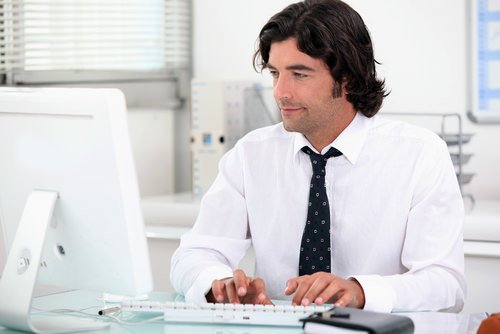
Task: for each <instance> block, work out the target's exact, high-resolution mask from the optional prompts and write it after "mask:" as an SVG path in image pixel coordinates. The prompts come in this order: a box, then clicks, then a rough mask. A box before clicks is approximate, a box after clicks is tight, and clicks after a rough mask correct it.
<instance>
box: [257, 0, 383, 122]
mask: <svg viewBox="0 0 500 334" xmlns="http://www.w3.org/2000/svg"><path fill="white" fill-rule="evenodd" d="M288 38H295V39H296V40H297V48H298V49H299V50H300V51H301V52H303V53H305V54H307V55H309V56H310V57H313V58H316V59H321V60H323V61H324V62H325V64H327V65H328V67H329V68H330V73H331V75H332V78H333V80H334V81H335V82H336V84H335V87H334V89H333V90H334V91H333V96H334V97H338V96H340V94H339V93H340V92H341V85H342V83H345V87H346V92H347V94H346V95H347V96H346V97H347V100H348V101H349V102H350V103H351V104H352V105H353V106H354V108H355V109H356V110H358V111H360V112H361V113H363V114H364V115H365V116H367V117H372V116H373V115H375V114H376V113H377V112H378V111H379V109H380V107H381V106H382V101H383V99H384V97H386V96H387V95H388V93H386V91H385V87H384V86H385V81H384V80H378V79H377V73H376V70H375V66H376V64H378V62H377V61H376V60H375V58H374V56H373V46H372V42H371V38H370V33H369V32H368V30H367V28H366V26H365V23H364V22H363V19H362V18H361V16H360V15H359V14H358V13H357V12H356V11H355V10H354V9H352V8H351V7H350V6H349V5H347V4H346V3H344V2H342V1H340V0H305V1H302V2H298V3H295V4H292V5H289V6H288V7H286V8H285V9H283V10H282V11H281V12H279V13H277V14H275V15H274V16H273V17H271V18H270V19H269V21H268V22H267V23H266V24H265V25H264V27H263V28H262V29H261V31H260V34H259V41H258V42H259V46H258V49H257V50H256V52H255V54H254V56H253V64H254V68H255V70H256V71H262V70H263V69H265V68H266V67H267V64H268V61H269V51H270V49H271V44H272V43H273V42H281V41H284V40H286V39H288Z"/></svg>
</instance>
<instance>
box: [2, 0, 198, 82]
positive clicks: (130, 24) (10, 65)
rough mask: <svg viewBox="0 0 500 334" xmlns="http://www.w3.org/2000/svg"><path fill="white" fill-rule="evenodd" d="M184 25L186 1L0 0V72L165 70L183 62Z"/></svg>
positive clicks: (19, 75)
mask: <svg viewBox="0 0 500 334" xmlns="http://www.w3.org/2000/svg"><path fill="white" fill-rule="evenodd" d="M190 26H191V5H190V0H2V1H1V2H0V74H5V75H7V77H10V78H11V79H10V80H11V81H13V82H14V83H15V82H16V81H18V80H26V78H29V77H30V76H29V74H32V75H33V74H34V75H40V74H42V73H43V75H45V76H47V71H52V73H61V72H62V73H66V77H68V76H67V75H68V73H71V74H73V75H78V74H82V73H87V74H88V73H92V74H91V76H101V75H105V76H106V77H107V78H109V76H110V74H111V76H112V73H115V74H118V73H120V75H119V76H120V77H121V78H124V77H125V78H126V77H134V78H137V77H141V76H146V75H147V76H150V75H151V74H156V75H159V76H168V75H172V73H176V70H178V69H185V68H187V66H188V64H189V61H190V45H191V42H190V36H191V32H190ZM71 74H70V75H69V77H71V76H72V75H71ZM69 77H68V78H69ZM71 80H73V81H74V78H71ZM28 81H29V80H28Z"/></svg>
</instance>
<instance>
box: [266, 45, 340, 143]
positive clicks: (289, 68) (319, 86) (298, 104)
mask: <svg viewBox="0 0 500 334" xmlns="http://www.w3.org/2000/svg"><path fill="white" fill-rule="evenodd" d="M267 65H268V66H267V67H268V69H269V72H270V73H271V76H272V77H273V85H274V98H275V99H276V102H277V104H278V106H279V108H280V110H281V117H282V119H283V124H284V127H285V129H286V130H287V131H295V132H300V133H302V134H304V135H305V136H306V138H308V139H309V140H310V141H311V140H315V139H317V138H324V137H325V135H326V133H329V129H331V128H332V127H334V126H335V121H334V120H335V115H336V114H338V113H339V109H340V108H341V106H342V105H343V102H345V96H344V94H342V96H341V97H336V98H334V97H333V87H334V80H333V78H332V76H331V74H330V71H329V69H328V66H327V65H326V64H325V63H324V62H323V61H322V60H320V59H315V58H312V57H310V56H308V55H307V54H305V53H302V52H300V51H299V50H298V49H297V46H296V40H295V38H289V39H287V40H284V41H282V42H274V43H272V44H271V49H270V52H269V61H268V64H267ZM311 143H312V141H311ZM313 144H314V143H313Z"/></svg>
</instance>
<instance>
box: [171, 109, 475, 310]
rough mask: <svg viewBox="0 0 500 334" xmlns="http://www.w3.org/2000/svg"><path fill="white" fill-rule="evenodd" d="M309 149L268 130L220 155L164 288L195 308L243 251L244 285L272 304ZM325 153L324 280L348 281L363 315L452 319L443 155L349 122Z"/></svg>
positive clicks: (279, 293)
mask: <svg viewBox="0 0 500 334" xmlns="http://www.w3.org/2000/svg"><path fill="white" fill-rule="evenodd" d="M305 145H309V146H310V147H311V148H312V145H310V144H309V142H308V141H307V140H306V138H305V137H304V136H303V135H302V134H299V133H293V132H287V131H286V130H285V129H284V128H283V125H282V124H281V123H280V124H277V125H274V126H270V127H265V128H261V129H258V130H255V131H253V132H251V133H249V134H248V135H246V136H245V137H244V138H242V139H241V140H240V141H239V142H238V143H237V144H236V145H235V147H234V148H233V149H231V150H230V151H228V152H227V153H226V154H225V155H224V157H223V158H222V159H221V161H220V164H219V174H218V176H217V178H216V180H215V182H214V183H213V185H212V187H211V188H210V189H209V191H208V192H207V193H206V195H205V196H204V198H203V199H202V201H201V208H200V213H199V216H198V218H197V220H196V223H195V225H194V226H193V229H192V230H191V231H190V232H188V233H187V234H185V235H184V236H183V237H182V239H181V244H180V247H179V249H178V250H177V251H176V253H175V254H174V256H173V258H172V266H171V280H172V283H173V286H174V288H175V289H176V291H178V292H179V293H182V294H184V295H185V296H186V299H187V300H191V301H198V302H201V301H206V300H205V294H206V293H207V292H208V291H209V290H210V287H211V283H212V281H213V280H214V279H220V278H225V277H229V276H232V272H233V270H234V269H235V268H237V267H238V263H239V262H240V260H241V259H242V258H243V256H244V255H245V253H246V251H247V249H248V248H249V247H250V246H253V249H254V252H255V258H256V268H255V276H257V277H261V278H262V279H263V280H264V282H265V284H266V289H267V292H268V294H269V296H270V298H272V299H290V298H291V297H287V296H285V294H284V290H285V286H286V282H287V280H288V279H290V278H292V277H295V276H297V275H298V266H299V248H300V244H301V238H302V232H303V230H304V225H305V222H306V217H307V203H308V198H309V183H310V179H311V175H312V168H311V163H310V159H309V156H308V155H307V154H305V153H304V152H302V151H301V148H302V147H303V146H305ZM330 146H334V147H335V148H337V149H338V150H340V151H341V152H342V153H343V155H342V156H339V157H335V158H330V159H328V162H327V166H326V188H327V195H328V198H329V204H330V215H331V217H330V221H331V250H332V251H331V267H332V270H331V271H332V273H333V274H335V275H338V276H340V277H343V278H347V277H354V278H356V279H357V280H358V281H359V283H360V284H361V286H362V288H363V291H364V293H365V307H364V308H365V309H367V310H375V311H381V312H389V311H402V310H432V311H436V310H446V311H459V310H461V309H462V307H463V302H464V294H465V278H464V253H463V236H462V227H463V201H462V198H461V195H460V190H459V186H458V182H457V178H456V175H455V170H454V167H453V165H452V162H451V159H450V155H449V152H448V150H447V147H446V144H445V143H444V141H443V140H441V139H440V138H439V137H438V136H437V135H436V134H434V133H432V132H431V131H428V130H425V129H422V128H419V127H416V126H413V125H410V124H407V123H404V122H399V121H391V120H386V119H384V118H382V117H381V116H375V117H372V118H367V117H365V116H363V115H362V114H360V113H357V115H356V117H355V118H354V120H353V121H352V122H351V124H350V125H349V126H348V127H347V128H346V129H345V130H344V131H343V132H342V133H341V134H340V136H338V137H337V138H336V139H335V141H334V142H333V143H331V144H330V145H329V146H327V147H325V148H324V149H323V152H321V153H325V152H326V151H327V150H328V149H329V148H330Z"/></svg>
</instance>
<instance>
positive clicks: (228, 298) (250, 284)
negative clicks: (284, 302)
mask: <svg viewBox="0 0 500 334" xmlns="http://www.w3.org/2000/svg"><path fill="white" fill-rule="evenodd" d="M206 298H207V301H208V302H211V303H231V304H272V303H271V299H269V297H268V296H267V293H266V288H265V286H264V281H263V280H262V279H261V278H252V277H248V276H247V275H246V274H245V272H244V271H243V270H241V269H236V270H235V271H234V273H233V277H228V278H224V279H221V280H214V281H213V282H212V289H210V291H209V292H208V293H207V295H206Z"/></svg>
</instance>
